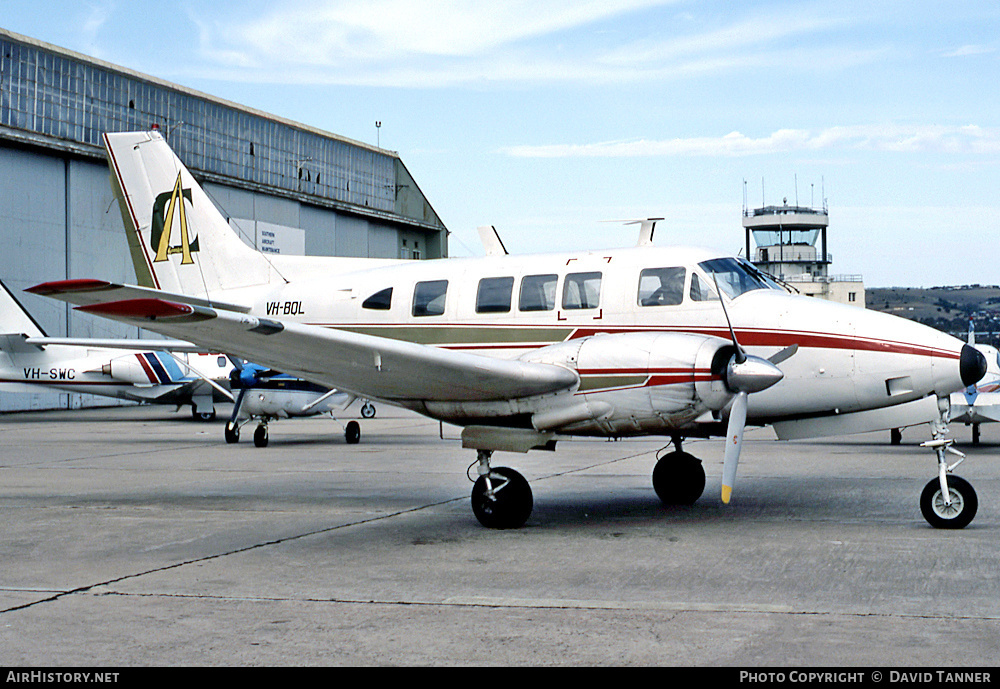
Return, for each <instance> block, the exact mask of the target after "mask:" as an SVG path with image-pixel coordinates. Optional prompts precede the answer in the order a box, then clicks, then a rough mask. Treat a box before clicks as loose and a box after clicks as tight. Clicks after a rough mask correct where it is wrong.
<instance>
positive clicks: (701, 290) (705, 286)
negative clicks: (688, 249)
mask: <svg viewBox="0 0 1000 689" xmlns="http://www.w3.org/2000/svg"><path fill="white" fill-rule="evenodd" d="M718 298H719V297H717V296H716V294H715V289H714V288H713V287H712V286H711V285H710V284H709V283H708V281H707V280H706V279H705V278H704V277H702V276H701V275H699V274H698V273H691V301H712V300H713V299H718Z"/></svg>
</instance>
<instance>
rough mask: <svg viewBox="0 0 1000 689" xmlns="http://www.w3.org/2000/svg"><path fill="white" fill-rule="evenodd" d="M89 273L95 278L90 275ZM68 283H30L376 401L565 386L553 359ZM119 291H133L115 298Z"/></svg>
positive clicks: (478, 396)
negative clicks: (516, 357)
mask: <svg viewBox="0 0 1000 689" xmlns="http://www.w3.org/2000/svg"><path fill="white" fill-rule="evenodd" d="M95 282H96V281H95ZM71 287H75V289H69V290H66V291H60V289H59V283H47V284H46V285H40V286H39V287H37V288H32V290H31V291H33V292H36V293H40V294H46V295H48V296H51V297H54V298H58V299H61V300H63V301H68V302H70V303H75V304H81V305H82V306H81V307H80V308H81V310H83V311H87V312H91V313H97V314H100V315H102V316H105V317H107V318H111V319H113V320H118V321H122V322H125V323H130V324H132V325H137V326H140V327H143V328H146V329H148V330H151V331H153V332H157V333H160V334H161V335H166V336H168V337H175V338H178V339H183V340H186V341H190V342H193V343H196V344H198V345H201V346H203V347H206V348H207V349H210V350H212V351H224V352H226V353H228V354H232V355H234V356H239V357H243V358H245V359H247V360H251V361H254V362H255V363H258V364H260V365H263V366H270V367H272V368H274V369H276V370H279V371H282V372H284V373H287V374H289V375H292V376H298V377H300V378H303V379H305V380H308V381H310V382H313V383H317V384H319V385H324V386H326V387H330V388H337V389H339V390H342V391H344V392H350V393H353V394H356V395H358V396H359V397H366V398H375V399H384V400H386V401H408V400H419V401H448V402H451V401H489V400H507V399H516V398H523V397H531V396H535V395H542V394H548V393H552V392H557V391H561V390H568V389H571V388H573V387H574V386H576V385H578V383H579V377H578V376H577V374H576V373H575V372H574V371H571V370H570V369H568V368H564V367H562V366H557V365H553V364H542V363H532V362H525V361H510V360H505V359H495V358H491V357H485V356H480V355H477V354H469V353H466V352H455V351H451V350H446V349H440V348H437V347H431V346H427V345H421V344H416V343H413V342H405V341H401V340H392V339H388V338H384V337H376V336H372V335H365V334H361V333H355V332H350V331H347V330H338V329H334V328H324V327H320V326H316V325H309V324H303V323H297V322H294V321H283V320H280V319H271V318H258V317H254V316H250V315H248V314H245V313H241V312H236V311H231V310H227V309H225V308H222V307H220V306H218V305H214V306H206V305H204V300H199V299H192V298H190V297H184V296H181V295H169V294H166V293H163V292H158V291H156V290H145V291H142V292H130V290H137V289H140V288H134V287H121V286H119V287H120V289H118V290H107V289H98V290H95V291H85V290H82V289H79V288H78V287H79V285H71ZM119 293H124V294H130V293H141V294H142V295H143V296H142V297H141V298H136V299H125V300H122V301H117V300H115V299H114V297H115V296H117V295H118V294H119Z"/></svg>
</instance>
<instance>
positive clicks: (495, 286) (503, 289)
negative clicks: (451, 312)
mask: <svg viewBox="0 0 1000 689" xmlns="http://www.w3.org/2000/svg"><path fill="white" fill-rule="evenodd" d="M513 291H514V278H512V277H506V278H483V279H482V280H480V281H479V291H478V292H477V293H476V313H510V295H511V293H512V292H513Z"/></svg>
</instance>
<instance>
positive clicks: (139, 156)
mask: <svg viewBox="0 0 1000 689" xmlns="http://www.w3.org/2000/svg"><path fill="white" fill-rule="evenodd" d="M104 144H105V147H106V148H107V151H108V164H109V165H110V167H111V186H112V189H113V190H114V193H115V195H116V196H117V197H118V202H119V206H120V208H121V213H122V219H123V220H124V222H125V231H126V234H127V235H128V246H129V251H130V252H131V254H132V262H133V264H134V265H135V273H136V277H137V278H138V280H139V284H140V285H142V286H144V287H153V288H156V289H161V290H165V291H168V292H177V293H182V294H190V295H194V296H203V297H207V298H211V297H212V296H216V295H217V294H218V293H219V292H220V291H223V290H229V289H237V288H241V287H251V286H255V285H266V284H268V283H270V282H273V281H279V280H282V278H281V276H280V275H279V274H278V272H277V270H276V269H275V268H274V266H272V265H271V263H270V262H269V261H268V260H267V258H266V257H265V256H264V255H263V254H261V253H260V252H258V251H256V250H255V249H253V248H252V247H250V246H247V245H246V244H245V243H244V242H243V241H242V240H241V239H240V238H239V237H238V236H237V234H236V233H235V232H234V231H233V230H232V228H230V226H229V223H228V222H227V221H226V219H225V218H224V217H223V216H222V214H221V213H220V212H219V211H218V209H217V208H216V207H215V205H214V204H213V203H212V201H211V199H210V198H209V197H208V195H207V194H206V193H205V192H204V190H203V189H202V188H201V187H200V186H199V184H198V183H197V182H196V181H195V179H194V177H192V176H191V173H190V172H189V171H188V169H187V168H186V167H184V165H183V164H182V163H181V161H180V159H178V158H177V156H176V155H175V154H174V152H173V151H172V150H171V149H170V147H169V146H168V145H167V142H166V141H164V140H163V137H162V136H160V134H159V132H156V131H148V132H123V133H113V134H105V135H104Z"/></svg>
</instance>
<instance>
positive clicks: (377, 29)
mask: <svg viewBox="0 0 1000 689" xmlns="http://www.w3.org/2000/svg"><path fill="white" fill-rule="evenodd" d="M676 2H678V0H585V1H582V2H581V1H580V0H575V1H574V0H550V1H548V2H544V3H537V2H532V1H529V0H494V2H490V3H484V2H480V1H478V0H436V1H434V2H417V1H416V0H371V1H369V2H361V3H358V2H345V1H343V0H337V1H335V2H316V1H315V0H312V1H311V2H308V3H298V4H291V3H287V2H283V3H279V4H278V5H277V6H276V7H274V8H273V9H271V10H270V11H268V12H267V13H266V14H263V15H260V16H257V17H255V18H252V19H247V20H245V21H242V22H241V21H237V22H229V23H224V22H222V21H221V20H219V19H212V18H211V15H208V14H205V13H204V12H200V11H199V16H198V17H195V16H192V20H193V21H195V22H196V23H197V25H198V27H199V31H200V34H201V41H200V46H201V54H202V56H203V57H205V58H207V59H208V60H209V61H210V62H211V63H213V64H214V65H215V67H214V68H210V69H211V70H212V72H213V74H211V75H210V76H212V77H214V78H223V79H229V80H235V81H260V82H283V83H299V84H343V85H362V86H380V87H384V86H390V87H392V86H397V87H411V88H427V87H442V86H453V85H478V84H482V83H533V84H537V83H552V82H577V83H591V84H593V83H597V84H607V83H623V82H637V81H643V80H661V79H670V78H686V77H691V76H699V75H703V74H710V73H718V72H724V71H733V70H747V69H758V68H781V69H793V70H801V69H806V70H812V69H817V68H825V69H830V68H833V69H838V68H842V67H843V66H845V65H856V64H859V63H868V62H872V61H874V60H876V59H879V58H882V57H884V54H885V50H884V49H880V48H878V47H872V46H866V47H864V48H861V49H857V48H853V47H851V46H847V45H828V44H825V41H823V40H820V39H819V38H818V36H819V35H821V34H823V33H824V32H830V31H835V30H837V29H838V28H841V27H843V26H844V25H846V22H845V21H844V20H842V19H839V18H835V17H830V16H827V15H826V14H824V12H825V10H817V9H815V8H811V9H810V10H808V11H806V10H801V9H798V8H793V9H787V11H783V12H782V14H781V15H780V16H771V15H765V14H762V13H760V12H754V11H753V10H750V11H749V13H748V16H746V17H742V18H740V19H736V20H733V21H729V22H728V23H725V22H721V23H720V22H718V21H711V20H709V19H708V17H704V16H703V17H702V21H703V22H704V23H703V24H699V23H698V22H693V21H690V20H687V21H685V20H683V19H682V18H681V17H679V16H678V15H676V14H674V13H673V12H672V11H671V12H658V13H648V12H647V13H646V14H640V12H642V11H644V10H655V9H657V8H662V7H663V6H666V5H672V4H674V3H676ZM207 11H210V10H207ZM769 11H770V12H776V11H774V10H769ZM637 20H639V21H641V22H644V23H643V24H642V25H641V26H638V27H637V26H636V21H637ZM701 26H708V28H707V29H701V28H699V27H701ZM797 39H804V40H802V41H799V40H797ZM797 43H798V44H800V45H796V44H797ZM201 72H202V75H203V76H209V75H206V74H205V71H204V70H201Z"/></svg>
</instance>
